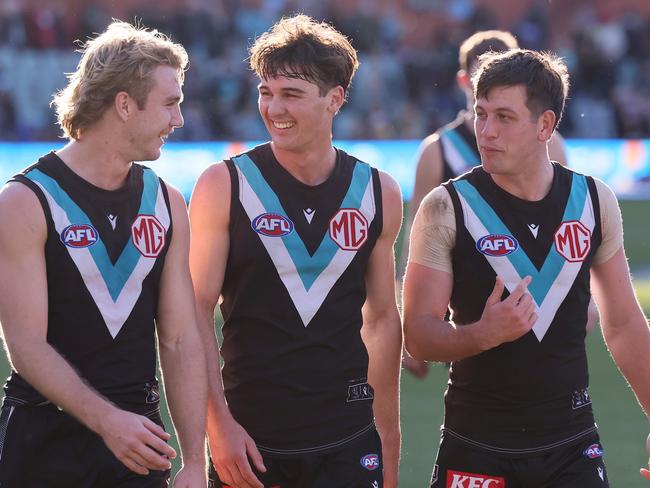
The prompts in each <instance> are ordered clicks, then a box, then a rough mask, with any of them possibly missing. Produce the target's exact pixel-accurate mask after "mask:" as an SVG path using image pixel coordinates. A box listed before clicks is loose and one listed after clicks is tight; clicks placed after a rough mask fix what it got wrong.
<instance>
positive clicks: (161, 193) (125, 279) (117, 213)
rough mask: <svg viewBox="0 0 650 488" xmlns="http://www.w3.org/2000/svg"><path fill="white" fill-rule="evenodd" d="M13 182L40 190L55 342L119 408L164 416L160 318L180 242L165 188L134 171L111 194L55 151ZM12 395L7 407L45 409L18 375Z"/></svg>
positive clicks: (8, 389)
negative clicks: (164, 275) (170, 261)
mask: <svg viewBox="0 0 650 488" xmlns="http://www.w3.org/2000/svg"><path fill="white" fill-rule="evenodd" d="M12 181H17V182H20V183H23V184H25V185H27V186H28V187H29V188H30V189H32V190H33V191H34V193H35V194H36V195H37V197H38V199H39V200H40V202H41V205H42V207H43V211H44V212H45V216H46V222H47V241H46V243H45V259H46V272H47V293H48V328H47V341H48V342H49V343H50V344H51V345H52V346H53V347H54V348H55V349H56V350H57V351H58V352H59V353H60V354H61V355H62V356H63V357H64V358H65V359H66V360H67V361H68V362H69V363H70V364H71V365H72V366H73V367H74V368H75V369H76V371H77V372H78V373H79V375H80V376H81V377H82V378H83V379H84V380H85V381H86V382H88V384H90V385H91V386H92V387H93V388H94V389H95V390H97V391H98V392H99V393H101V394H102V395H104V396H105V397H106V398H108V399H109V400H111V401H113V402H114V403H115V404H117V405H118V406H120V407H121V408H125V409H127V410H131V411H134V412H137V413H141V414H148V413H152V412H154V411H156V410H157V408H158V400H159V395H158V385H157V382H156V346H155V327H154V320H155V317H156V310H157V306H158V292H159V282H160V276H161V272H162V268H163V263H164V260H165V255H166V253H167V249H168V247H169V242H170V241H171V237H172V229H171V227H172V223H171V213H170V207H169V197H168V194H167V189H166V187H165V185H164V183H163V182H162V181H161V180H160V179H159V178H158V177H157V176H156V175H155V173H154V172H153V171H152V170H151V169H148V168H146V167H143V166H140V165H137V164H133V165H132V167H131V170H130V172H129V175H128V177H127V181H126V183H125V185H124V186H123V187H122V188H120V189H118V190H115V191H107V190H103V189H101V188H97V187H95V186H93V185H92V184H90V183H88V182H87V181H85V180H84V179H82V178H81V177H79V176H78V175H77V174H76V173H74V172H73V171H72V170H71V169H70V168H68V167H67V166H66V165H65V164H64V163H63V161H61V159H60V158H59V157H58V156H56V155H55V154H54V153H50V154H48V155H46V156H43V157H42V158H41V159H39V161H38V162H37V163H36V164H34V165H32V166H31V167H29V168H27V169H26V170H24V171H23V172H22V173H21V174H19V175H16V176H14V177H13V178H12ZM5 393H6V397H5V400H4V402H5V404H13V405H16V406H18V405H24V404H30V405H37V404H41V403H47V400H46V399H45V398H44V397H43V396H42V395H41V394H40V393H38V392H37V391H36V390H35V389H34V388H33V387H32V386H31V385H29V384H28V383H27V382H26V381H25V380H24V379H23V378H22V377H21V376H20V375H19V374H17V373H16V372H15V371H14V372H12V374H11V377H10V378H9V380H8V382H7V384H6V385H5Z"/></svg>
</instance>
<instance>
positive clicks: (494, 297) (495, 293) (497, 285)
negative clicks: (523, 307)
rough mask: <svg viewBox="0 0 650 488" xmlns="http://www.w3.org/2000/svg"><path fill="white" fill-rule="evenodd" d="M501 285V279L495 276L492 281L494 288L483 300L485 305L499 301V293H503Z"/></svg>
mask: <svg viewBox="0 0 650 488" xmlns="http://www.w3.org/2000/svg"><path fill="white" fill-rule="evenodd" d="M503 287H504V285H503V280H502V279H501V278H500V277H499V276H497V278H496V280H495V281H494V289H493V290H492V293H490V296H489V297H488V298H487V300H486V301H485V305H495V304H497V303H499V302H500V301H501V295H503Z"/></svg>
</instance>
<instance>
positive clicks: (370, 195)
mask: <svg viewBox="0 0 650 488" xmlns="http://www.w3.org/2000/svg"><path fill="white" fill-rule="evenodd" d="M250 63H251V67H252V69H253V70H254V71H255V73H256V74H257V75H258V77H259V80H260V83H259V99H258V104H259V110H260V114H261V116H262V119H263V120H264V123H265V125H266V128H267V130H268V131H269V134H270V136H271V142H270V143H267V144H263V145H261V146H258V147H256V148H254V149H253V150H251V151H248V152H246V153H243V154H240V155H238V156H236V157H233V158H232V159H229V160H227V161H224V162H222V163H219V164H216V165H214V166H212V167H211V168H209V169H208V170H206V171H205V172H204V173H203V174H202V175H201V177H200V178H199V181H198V183H197V185H196V188H195V190H194V194H193V195H192V200H191V203H190V221H191V227H192V245H191V252H190V265H191V271H192V277H193V280H194V286H195V293H196V298H197V306H198V310H199V312H198V315H199V320H200V324H201V326H202V330H203V332H204V334H205V343H206V345H207V347H208V356H209V368H210V371H209V383H210V393H209V403H208V438H209V443H210V451H211V455H212V459H213V461H214V466H215V468H216V473H215V476H214V480H213V481H214V483H215V486H232V487H261V486H265V487H275V486H280V487H281V488H292V487H295V488H298V487H305V488H307V487H313V488H316V487H326V486H337V487H342V486H350V487H351V486H363V487H372V486H375V487H381V486H385V487H391V488H392V487H395V486H396V485H397V467H398V458H399V444H400V434H399V414H398V412H399V397H398V386H399V358H400V350H401V328H400V318H399V314H398V311H397V305H396V302H395V289H394V274H395V263H394V256H393V244H394V242H395V238H396V236H397V232H398V230H399V226H400V223H401V208H402V204H401V195H400V192H399V188H398V186H397V184H396V183H395V181H394V180H393V179H392V178H390V177H389V176H388V175H386V174H384V173H381V172H379V171H377V170H376V169H373V168H372V167H371V166H369V165H368V164H366V163H364V162H361V161H359V160H357V159H356V158H354V157H352V156H350V155H348V154H346V153H344V152H343V151H341V150H340V149H337V148H335V147H333V146H332V121H333V118H334V116H335V115H336V114H337V112H338V111H339V109H340V108H341V106H342V105H343V103H344V101H345V95H346V91H347V88H348V85H349V84H350V80H351V79H352V76H353V74H354V72H355V70H356V68H357V64H358V62H357V57H356V52H355V50H354V49H353V47H352V46H351V45H350V43H349V42H348V40H347V39H346V38H345V37H344V36H343V35H341V34H340V33H339V32H337V31H336V30H335V29H334V28H332V27H331V26H329V25H327V24H324V23H318V22H315V21H314V20H313V19H311V18H309V17H307V16H304V15H298V16H295V17H291V18H286V19H283V20H281V21H280V22H278V23H277V24H276V25H275V26H273V28H272V29H270V30H269V31H268V32H267V33H265V34H263V35H262V36H260V37H259V38H258V39H257V40H256V42H255V43H254V45H253V46H252V48H251V58H250ZM220 296H222V297H223V302H222V304H221V310H222V312H223V316H224V319H225V322H224V325H223V345H222V348H221V353H222V356H223V360H224V367H223V383H222V375H221V373H220V371H219V353H218V351H217V347H216V340H215V334H214V324H213V315H214V308H215V306H216V304H217V302H218V299H219V297H220ZM378 434H379V435H378ZM380 437H381V441H380ZM217 474H218V478H219V479H217V476H216V475H217ZM382 475H383V481H382ZM382 483H383V484H382Z"/></svg>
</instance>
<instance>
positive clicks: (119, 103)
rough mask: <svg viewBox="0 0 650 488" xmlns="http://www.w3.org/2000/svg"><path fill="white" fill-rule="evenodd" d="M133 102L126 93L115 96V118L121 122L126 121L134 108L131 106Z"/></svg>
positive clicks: (122, 92)
mask: <svg viewBox="0 0 650 488" xmlns="http://www.w3.org/2000/svg"><path fill="white" fill-rule="evenodd" d="M134 102H135V100H133V99H132V98H131V97H130V96H129V94H128V93H127V92H125V91H121V92H118V93H117V95H115V100H114V104H113V106H114V108H115V111H116V112H117V116H118V117H119V118H120V119H122V120H123V121H126V120H128V118H129V117H130V115H131V113H132V112H133V110H134V108H135V107H134V106H133V105H134Z"/></svg>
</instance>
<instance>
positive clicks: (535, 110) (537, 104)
mask: <svg viewBox="0 0 650 488" xmlns="http://www.w3.org/2000/svg"><path fill="white" fill-rule="evenodd" d="M479 62H480V66H479V67H478V69H477V70H476V72H475V73H474V76H473V77H472V85H473V86H474V97H475V98H476V99H477V100H478V99H479V98H482V97H487V96H489V94H490V90H492V89H493V88H497V87H511V86H523V87H525V88H526V106H527V107H528V109H529V110H530V112H531V114H532V115H533V117H539V116H540V115H541V114H542V113H543V112H544V111H546V110H552V111H553V112H554V113H555V128H557V126H558V124H559V123H560V120H561V119H562V113H563V112H564V104H565V102H566V98H567V96H568V94H569V72H568V70H567V66H566V64H565V63H564V61H563V60H562V58H560V57H558V56H557V55H555V54H552V53H547V52H538V51H531V50H528V49H511V50H510V51H506V52H502V53H494V52H490V53H486V54H483V55H482V56H481V57H480V58H479Z"/></svg>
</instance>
